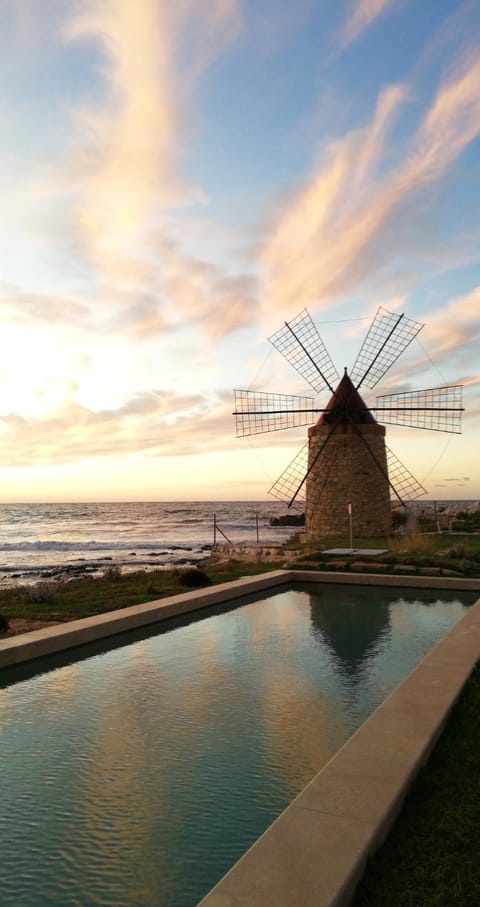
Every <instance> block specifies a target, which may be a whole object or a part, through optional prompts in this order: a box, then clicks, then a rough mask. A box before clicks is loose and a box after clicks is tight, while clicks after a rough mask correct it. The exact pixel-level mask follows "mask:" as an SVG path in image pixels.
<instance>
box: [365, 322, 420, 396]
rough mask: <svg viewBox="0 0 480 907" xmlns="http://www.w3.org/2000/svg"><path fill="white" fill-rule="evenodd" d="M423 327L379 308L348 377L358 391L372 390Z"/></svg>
mask: <svg viewBox="0 0 480 907" xmlns="http://www.w3.org/2000/svg"><path fill="white" fill-rule="evenodd" d="M423 327H424V325H423V324H420V323H419V322H418V321H412V320H411V319H410V318H405V316H404V315H397V314H396V313H392V312H387V310H386V309H382V307H381V306H380V308H379V309H378V311H377V313H376V315H375V318H374V319H373V321H372V324H371V325H370V328H369V330H368V333H367V336H366V337H365V340H364V341H363V344H362V346H361V349H360V352H359V354H358V356H357V358H356V360H355V363H354V366H353V368H352V370H351V373H350V377H351V379H352V381H353V383H354V384H355V386H356V388H357V390H358V389H359V388H360V387H361V386H362V384H365V386H366V387H368V388H370V389H372V388H373V387H375V385H376V384H378V382H379V381H380V379H381V378H383V376H384V375H385V374H386V372H388V370H389V368H391V366H392V365H393V363H394V362H396V361H397V359H398V358H399V356H401V355H402V353H403V352H404V350H406V348H407V346H408V345H409V344H410V343H411V342H412V340H414V338H415V337H416V336H417V334H418V333H419V331H421V330H422V328H423Z"/></svg>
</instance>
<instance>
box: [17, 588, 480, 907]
mask: <svg viewBox="0 0 480 907" xmlns="http://www.w3.org/2000/svg"><path fill="white" fill-rule="evenodd" d="M303 582H308V583H312V582H313V583H319V584H322V583H330V584H331V583H334V584H338V585H347V584H349V585H360V586H376V587H384V588H385V587H393V588H397V589H406V588H412V589H419V590H420V589H423V590H424V591H434V590H439V591H441V590H443V591H449V592H451V591H468V592H479V593H480V579H476V580H468V579H462V578H443V577H426V576H401V577H398V576H384V575H375V574H356V575H352V574H341V573H337V572H335V573H333V572H332V573H323V572H322V573H319V572H317V571H309V570H277V571H272V572H269V573H265V574H259V575H256V576H253V577H246V578H243V579H240V580H236V581H233V582H229V583H222V584H221V585H218V586H212V587H208V588H207V589H202V590H199V591H195V592H186V593H182V594H180V595H175V596H170V597H168V598H163V599H160V600H157V601H153V602H148V603H147V604H144V605H135V606H132V607H130V608H124V609H121V610H117V611H111V612H107V613H104V614H100V615H96V616H95V617H89V618H83V619H81V620H77V621H70V622H68V623H67V624H63V625H58V626H54V627H48V628H45V629H43V630H34V631H31V632H30V633H25V634H22V635H21V636H17V637H11V638H8V639H5V640H2V641H0V668H7V667H8V668H11V667H14V666H15V665H17V664H21V663H25V662H29V661H32V660H34V659H37V658H42V657H44V656H48V655H52V654H56V653H58V652H62V651H65V650H67V649H70V648H73V647H76V646H81V645H83V644H85V643H89V642H94V641H96V640H99V639H106V638H107V637H108V636H113V635H117V634H120V633H124V632H126V631H128V630H133V629H136V628H139V627H142V626H148V625H149V624H152V623H157V622H158V621H161V620H164V619H167V618H172V617H178V616H180V615H183V614H188V613H189V612H195V611H197V610H199V609H203V608H208V607H209V606H212V605H217V604H221V603H224V602H225V603H226V602H233V601H234V600H235V599H236V598H241V597H243V596H245V595H249V594H252V593H256V592H259V591H262V590H265V591H270V590H273V589H275V588H279V589H281V587H282V586H286V585H291V584H293V583H303ZM479 658H480V598H479V599H478V600H477V601H476V602H475V604H473V605H472V606H471V607H470V608H469V609H468V611H467V613H466V614H465V615H464V616H463V617H462V618H461V619H460V621H459V622H458V623H457V624H456V625H455V626H454V627H453V628H452V630H450V631H449V632H448V633H447V634H446V636H445V637H444V638H443V639H442V640H441V641H440V642H439V643H437V645H436V646H435V647H434V648H433V649H432V650H431V651H430V652H429V653H428V654H427V655H426V657H425V658H424V659H423V660H422V661H421V662H420V663H419V664H418V665H417V667H416V668H415V669H414V670H413V671H412V672H411V673H410V674H409V675H408V677H407V678H406V679H405V680H404V681H403V682H402V683H401V684H400V685H399V686H398V687H396V688H395V689H394V690H393V691H392V692H391V693H390V695H389V696H388V697H387V698H386V699H385V700H384V702H383V703H382V704H381V705H380V706H379V707H378V708H377V709H376V710H375V711H374V712H373V713H372V715H371V716H370V717H369V718H368V719H367V720H366V721H365V722H364V724H363V725H361V727H360V728H358V730H357V731H356V732H355V733H354V734H353V735H352V737H350V739H349V740H348V741H347V742H346V743H345V744H344V745H343V746H342V747H341V749H340V750H339V751H338V752H337V753H336V754H335V755H334V756H333V757H332V758H331V759H330V760H329V762H327V764H326V765H325V766H324V767H323V768H322V769H321V770H320V772H319V773H318V774H317V775H315V777H314V778H313V779H312V780H311V781H310V783H309V784H308V785H307V786H306V787H305V788H304V789H303V790H302V791H301V792H300V794H299V795H298V796H297V797H296V798H295V799H294V800H293V801H292V802H291V803H290V804H289V805H288V806H287V807H286V809H285V810H284V811H283V812H282V813H281V814H280V816H279V817H278V818H277V819H276V820H275V821H274V822H273V823H272V825H270V826H269V828H268V829H267V830H266V831H265V832H264V834H263V835H262V836H261V837H260V838H258V840H257V841H256V842H255V843H254V844H253V846H252V847H251V848H250V849H249V850H247V852H246V853H245V854H244V855H243V856H242V857H241V858H240V860H239V861H238V862H237V863H236V864H235V865H234V866H233V867H232V868H231V869H230V870H229V872H228V873H227V874H226V875H225V876H224V877H223V878H222V879H221V880H220V881H219V882H218V883H217V885H216V886H215V887H214V888H213V889H212V890H211V891H210V892H209V893H208V894H207V895H206V896H205V897H204V898H203V900H202V901H201V905H202V907H240V905H249V907H269V905H272V907H273V905H275V907H287V905H288V907H291V905H293V904H295V905H297V904H298V905H302V907H310V905H311V907H343V905H347V904H348V903H350V901H351V899H352V897H353V893H354V890H355V887H356V884H357V882H358V881H359V880H360V878H361V876H362V874H363V871H364V868H365V865H366V861H367V859H368V857H369V856H370V855H371V854H372V853H373V852H374V851H375V850H376V849H377V848H378V846H379V845H380V844H381V842H382V841H383V839H384V837H385V835H386V834H387V832H388V830H389V828H390V827H391V825H392V824H393V822H394V820H395V818H396V816H397V815H398V812H399V811H400V808H401V805H402V802H403V799H404V797H405V794H406V792H407V790H408V788H409V787H410V785H411V783H412V781H413V779H414V777H415V775H416V773H417V771H418V769H419V768H420V766H421V765H422V764H423V763H424V762H425V761H426V759H427V758H428V755H429V753H430V751H431V749H432V748H433V746H434V744H435V742H436V740H437V738H438V736H439V734H440V733H441V730H442V728H443V726H444V724H445V721H446V719H447V717H448V714H449V712H450V710H451V708H452V706H453V705H454V704H455V702H456V700H457V698H458V696H459V695H460V693H461V690H462V689H463V686H464V684H465V682H466V681H467V679H468V677H469V675H470V673H471V671H472V670H473V668H474V666H475V664H476V662H477V661H478V659H479Z"/></svg>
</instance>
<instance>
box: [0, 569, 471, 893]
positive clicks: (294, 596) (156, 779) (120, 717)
mask: <svg viewBox="0 0 480 907" xmlns="http://www.w3.org/2000/svg"><path fill="white" fill-rule="evenodd" d="M471 601H473V598H472V597H471V598H470V599H469V598H468V596H467V595H466V594H465V595H464V594H463V593H462V600H459V599H458V598H457V597H456V596H455V595H448V593H443V592H442V593H440V597H438V598H437V596H436V595H432V594H430V596H429V595H426V596H423V595H422V594H421V593H420V594H419V593H418V592H417V590H415V591H413V590H409V591H405V590H403V591H402V590H398V589H397V590H393V589H389V590H385V589H371V588H366V587H352V586H344V587H340V586H323V587H319V586H318V585H308V586H307V585H303V586H301V587H300V586H299V587H296V588H294V589H292V590H289V591H280V592H278V591H277V592H273V593H271V594H270V595H268V596H267V597H265V596H264V597H263V598H262V600H261V601H260V600H258V597H257V598H256V599H252V598H250V599H248V600H246V599H242V600H241V602H242V603H241V604H240V605H238V606H237V607H234V608H230V609H224V610H223V611H222V612H221V613H218V611H219V609H214V610H212V609H210V610H205V611H203V612H202V615H201V616H200V617H199V616H198V615H197V616H196V617H191V618H190V622H188V623H187V622H186V621H185V620H183V621H178V622H176V623H175V622H168V623H167V624H164V625H160V624H157V625H156V627H155V629H154V631H152V629H150V630H148V631H145V630H143V631H141V632H137V633H136V634H126V635H124V636H123V637H122V638H121V639H120V643H122V644H121V645H120V644H117V647H112V642H110V648H109V649H107V650H102V646H105V645H106V644H105V643H103V644H102V645H97V646H96V647H93V648H88V647H82V648H81V649H78V650H76V652H75V654H74V656H73V657H77V658H78V659H80V660H76V661H72V655H71V654H70V655H69V656H63V658H60V659H59V658H57V659H56V660H55V661H53V660H52V662H47V661H46V660H45V661H44V662H43V663H37V664H36V665H35V666H34V667H33V668H30V669H18V670H17V671H16V672H4V683H3V688H2V689H0V732H1V753H2V796H1V801H0V832H1V840H2V861H1V868H0V885H1V898H0V900H1V904H2V907H19V905H22V907H37V905H38V907H45V905H49V907H56V905H58V907H60V905H61V907H65V905H76V907H86V905H102V907H106V905H112V907H144V905H145V907H167V905H168V907H192V905H195V904H196V903H197V902H198V900H200V898H201V897H202V896H203V895H204V894H205V893H206V892H207V891H208V890H209V889H210V888H211V887H212V885H214V884H215V882H216V881H217V880H218V879H219V878H220V877H221V876H222V875H223V874H224V873H225V872H226V871H227V870H228V869H229V868H230V867H231V866H232V865H233V863H234V862H235V861H236V860H237V859H238V858H239V857H240V856H241V854H242V853H243V852H244V851H245V850H246V848H247V847H249V846H250V845H251V844H252V843H253V841H254V840H255V839H256V838H257V837H258V836H259V835H260V834H261V833H262V832H263V831H264V830H265V829H266V828H267V826H268V825H269V824H270V823H271V822H272V821H273V820H274V819H275V818H276V817H277V816H278V814H279V813H280V812H281V810H282V809H284V807H285V806H287V804H288V803H289V801H290V800H291V799H292V798H293V797H294V796H295V795H296V794H297V793H298V792H299V791H300V790H301V789H302V787H303V786H304V785H305V784H306V783H307V782H308V781H309V780H310V779H311V778H312V776H313V775H314V774H315V773H316V772H317V771H319V769H320V768H321V767H322V766H323V765H324V764H325V762H326V761H327V760H328V759H329V758H330V757H331V756H332V755H333V754H334V753H335V752H336V750H337V749H338V748H339V747H340V746H341V745H342V744H343V743H344V742H345V740H347V738H348V737H349V736H350V735H351V734H352V733H353V731H354V730H355V729H356V728H357V727H359V725H360V724H361V723H362V722H363V721H364V720H365V719H366V718H367V717H368V716H369V715H370V713H371V712H372V711H373V709H375V708H376V706H378V705H379V704H380V702H382V700H383V699H384V698H385V696H386V695H387V694H388V693H389V692H390V690H391V689H392V688H393V687H394V686H396V685H397V684H398V683H399V682H400V681H401V680H402V679H403V678H404V677H405V676H406V675H407V674H408V673H409V672H410V670H411V669H412V668H413V667H414V666H415V665H416V664H417V663H418V661H419V660H420V659H421V658H422V657H423V656H424V655H425V654H426V653H427V652H428V651H429V649H430V648H431V647H432V646H433V645H434V643H436V642H437V641H438V640H439V639H440V638H441V637H442V636H443V635H444V634H445V633H446V632H447V631H448V630H449V629H450V628H451V627H452V626H453V625H454V624H455V623H456V622H457V621H458V620H459V619H460V617H461V616H462V615H463V614H464V612H465V609H466V607H467V606H468V603H469V602H471ZM33 671H36V672H37V673H33ZM38 671H41V673H38ZM29 675H31V676H29Z"/></svg>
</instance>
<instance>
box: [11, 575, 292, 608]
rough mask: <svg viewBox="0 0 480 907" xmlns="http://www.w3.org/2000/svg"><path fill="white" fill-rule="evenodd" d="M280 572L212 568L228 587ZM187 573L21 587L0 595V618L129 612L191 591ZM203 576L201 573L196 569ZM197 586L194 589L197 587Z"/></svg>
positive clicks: (215, 577)
mask: <svg viewBox="0 0 480 907" xmlns="http://www.w3.org/2000/svg"><path fill="white" fill-rule="evenodd" d="M269 569H270V570H272V569H275V566H272V565H266V564H239V563H232V564H227V565H225V566H217V567H214V566H212V567H209V568H208V573H207V577H208V581H209V583H211V584H214V583H225V582H229V581H230V580H234V579H238V577H239V576H247V575H251V574H256V573H265V572H266V571H267V570H269ZM185 572H186V571H185V570H155V571H153V572H150V573H147V572H145V571H139V572H138V573H126V574H120V573H119V572H118V571H116V570H115V569H111V570H108V571H107V572H106V574H105V576H103V577H85V578H84V579H75V580H70V581H69V582H67V583H62V582H60V583H55V582H42V583H38V584H37V585H35V586H15V587H12V588H10V589H3V590H1V591H0V615H1V616H2V617H4V618H6V619H7V620H8V619H9V618H25V619H27V620H41V621H67V620H75V619H77V618H80V617H90V616H91V615H93V614H101V613H102V612H104V611H113V610H116V609H117V608H127V607H129V606H130V605H140V604H143V603H144V602H148V601H154V600H155V599H157V598H164V597H165V596H167V595H176V594H178V593H179V592H186V591H187V588H188V587H187V586H185V585H183V578H184V577H185ZM190 573H197V574H198V573H199V571H195V570H193V571H190ZM194 587H195V584H194V583H193V584H192V586H191V587H190V588H194Z"/></svg>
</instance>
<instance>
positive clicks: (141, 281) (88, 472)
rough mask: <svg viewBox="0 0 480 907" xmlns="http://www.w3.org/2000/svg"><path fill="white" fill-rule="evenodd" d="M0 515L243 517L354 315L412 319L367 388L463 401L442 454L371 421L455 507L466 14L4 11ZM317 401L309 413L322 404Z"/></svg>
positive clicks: (473, 16) (417, 10) (472, 247)
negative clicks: (279, 341) (261, 421)
mask: <svg viewBox="0 0 480 907" xmlns="http://www.w3.org/2000/svg"><path fill="white" fill-rule="evenodd" d="M0 42H1V45H2V48H1V50H2V52H1V63H0V68H1V71H2V79H1V82H0V84H1V86H2V87H1V91H0V111H1V112H0V122H1V127H2V134H3V140H2V154H1V156H0V187H1V193H2V215H3V216H2V236H1V248H2V252H1V262H2V267H1V273H0V302H1V311H2V338H3V349H2V356H1V358H0V478H1V491H0V497H1V500H3V501H69V500H90V501H92V500H99V499H100V500H119V501H122V500H220V499H222V500H235V499H245V500H255V499H265V498H266V497H267V492H268V489H269V488H270V486H271V485H272V484H273V482H274V481H275V479H276V478H277V476H278V474H279V473H280V472H281V471H282V470H283V469H284V468H285V467H286V466H287V464H288V463H289V462H290V460H291V459H292V458H293V457H294V456H295V454H296V452H297V450H298V449H299V448H300V447H301V445H302V443H303V442H304V440H305V438H306V431H305V430H304V429H295V430H292V431H290V432H274V433H271V434H269V435H264V436H257V437H255V438H252V439H250V440H247V439H237V438H236V437H235V424H234V419H233V417H232V409H233V395H232V388H233V387H245V388H248V387H250V386H252V387H255V388H258V389H261V390H268V391H272V392H277V393H297V394H303V393H307V394H308V389H307V388H306V387H305V385H304V384H302V382H301V381H300V378H299V376H298V375H296V373H295V372H294V371H293V370H292V369H291V367H289V366H288V365H287V364H286V363H284V362H283V360H282V358H281V356H280V355H279V354H278V353H277V352H276V351H275V350H273V349H272V348H271V345H270V344H269V343H268V341H267V339H266V338H267V337H268V336H270V335H271V334H272V333H273V332H274V331H276V330H277V329H278V328H279V327H280V326H281V325H282V323H283V322H284V320H289V319H290V318H294V317H295V316H296V315H297V314H298V313H299V312H300V311H301V310H302V309H303V308H305V307H306V308H307V309H308V311H309V312H310V314H311V316H312V318H313V320H314V321H315V323H316V325H317V326H318V329H319V331H320V334H321V335H322V337H323V339H324V341H325V343H326V345H327V347H328V350H329V352H330V354H331V356H332V358H333V360H334V362H335V364H336V366H337V369H338V370H339V372H340V373H341V371H342V370H343V367H344V366H347V367H350V366H351V365H352V364H353V362H354V359H355V356H356V353H357V351H358V348H359V346H360V344H361V342H362V338H363V336H364V334H365V332H366V330H367V329H368V325H369V323H370V321H371V319H372V317H373V316H374V314H375V312H376V310H377V308H378V307H379V306H383V307H384V308H386V309H387V310H388V311H398V312H405V313H406V315H407V316H408V317H409V318H412V319H415V320H417V321H420V322H422V323H425V327H424V329H423V330H422V331H421V333H420V335H419V337H418V339H417V340H415V341H414V342H413V343H412V345H411V347H410V348H409V349H408V351H407V352H406V353H405V354H404V355H403V356H402V357H401V359H400V360H399V362H398V363H397V364H396V365H395V367H394V368H393V369H391V371H390V372H389V373H388V374H387V376H386V378H385V381H384V382H382V385H381V388H380V386H379V387H378V388H377V389H376V390H375V393H388V392H391V391H393V390H395V389H398V390H410V389H415V388H428V387H434V386H437V385H444V384H464V385H465V394H464V397H465V399H464V405H465V408H466V412H465V417H464V427H463V434H462V435H461V436H457V435H454V436H447V435H443V434H440V433H435V432H425V431H419V430H414V429H407V428H403V429H402V428H394V427H391V428H388V427H387V443H388V444H389V446H391V447H392V448H393V450H394V451H395V453H396V454H397V456H399V457H400V459H401V460H402V461H403V462H404V463H405V465H406V466H407V467H408V469H409V470H410V471H411V472H413V473H414V475H415V476H416V477H417V478H418V479H419V481H420V482H421V483H422V484H423V485H424V486H425V487H426V488H427V490H428V497H429V498H435V499H444V498H452V499H470V498H474V499H476V498H480V465H479V457H478V453H477V451H478V449H479V447H480V406H479V402H478V399H479V397H478V393H479V385H480V370H479V356H478V350H479V343H480V251H479V250H480V243H479V241H478V240H479V224H478V208H479V203H478V198H479V186H480V154H479V152H480V92H479V85H480V63H479V59H480V53H479V50H480V9H479V7H478V4H476V3H471V2H469V0H464V2H458V0H424V2H422V3H421V4H419V3H414V2H412V0H406V2H405V0H402V2H400V0H342V2H339V3H316V2H314V0H262V2H260V3H259V2H258V0H209V2H208V3H201V2H200V0H181V2H177V3H174V4H172V3H171V2H168V0H140V2H139V0H120V2H119V0H82V2H80V3H76V2H72V0H45V2H38V0H3V3H2V29H1V30H0ZM323 405H325V404H323Z"/></svg>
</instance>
